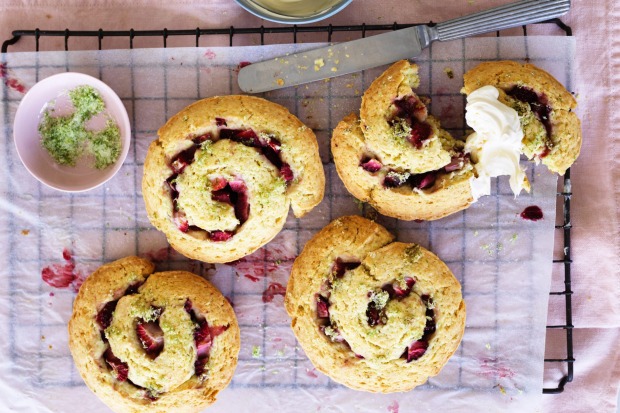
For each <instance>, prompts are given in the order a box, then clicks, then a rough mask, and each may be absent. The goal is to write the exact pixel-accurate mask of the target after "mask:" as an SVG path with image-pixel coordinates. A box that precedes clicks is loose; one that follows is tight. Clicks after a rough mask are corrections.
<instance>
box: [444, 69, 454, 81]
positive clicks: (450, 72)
mask: <svg viewBox="0 0 620 413" xmlns="http://www.w3.org/2000/svg"><path fill="white" fill-rule="evenodd" d="M443 72H444V73H445V74H446V75H448V77H449V78H450V79H454V71H453V70H452V68H451V67H446V68H444V69H443Z"/></svg>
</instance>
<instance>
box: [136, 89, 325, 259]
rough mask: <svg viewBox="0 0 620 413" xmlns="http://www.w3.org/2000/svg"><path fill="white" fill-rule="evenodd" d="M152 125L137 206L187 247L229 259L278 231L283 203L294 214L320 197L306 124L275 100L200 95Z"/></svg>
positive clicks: (199, 255) (321, 183) (190, 252)
mask: <svg viewBox="0 0 620 413" xmlns="http://www.w3.org/2000/svg"><path fill="white" fill-rule="evenodd" d="M158 134H159V139H157V140H155V141H154V142H153V143H152V144H151V145H150V147H149V150H148V153H147V156H146V160H145V162H144V176H143V179H142V192H143V196H144V202H145V205H146V211H147V214H148V217H149V219H150V221H151V223H152V224H153V225H154V226H155V227H156V228H157V229H159V230H160V231H163V232H164V233H165V234H166V236H167V238H168V241H169V242H170V244H171V245H172V246H173V247H174V248H175V249H176V250H177V251H179V252H180V253H182V254H183V255H185V256H187V257H190V258H194V259H198V260H202V261H206V262H230V261H234V260H236V259H239V258H241V257H243V256H245V255H248V254H250V253H252V252H254V251H255V250H257V249H258V248H260V247H261V246H263V245H265V244H266V243H267V242H269V241H270V240H271V239H273V237H275V236H276V235H277V234H278V232H279V231H280V229H281V228H282V226H283V225H284V222H285V221H286V217H287V215H288V209H289V205H291V206H292V208H293V212H294V213H295V216H297V217H301V216H303V215H304V214H306V213H307V212H308V211H310V210H311V209H312V208H313V207H314V206H316V205H317V204H318V203H319V202H320V201H321V200H322V198H323V192H324V187H325V175H324V173H323V166H322V164H321V160H320V158H319V153H318V144H317V141H316V137H315V136H314V133H313V132H312V130H310V129H309V128H308V127H306V126H305V125H304V124H303V123H301V121H300V120H299V119H297V118H296V117H295V116H293V115H292V114H291V113H290V112H289V111H288V110H287V109H286V108H284V107H282V106H280V105H277V104H275V103H272V102H269V101H266V100H264V99H260V98H257V97H251V96H221V97H213V98H209V99H203V100H201V101H198V102H196V103H194V104H192V105H190V106H188V107H186V108H185V109H183V110H182V111H180V112H179V113H177V114H176V115H175V116H173V117H172V118H171V119H170V120H168V122H167V123H166V124H165V125H164V126H162V127H161V128H160V129H159V131H158Z"/></svg>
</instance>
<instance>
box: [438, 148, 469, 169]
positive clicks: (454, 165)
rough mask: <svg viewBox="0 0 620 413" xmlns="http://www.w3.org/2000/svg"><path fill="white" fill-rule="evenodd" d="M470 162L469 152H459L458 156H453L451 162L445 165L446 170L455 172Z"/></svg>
mask: <svg viewBox="0 0 620 413" xmlns="http://www.w3.org/2000/svg"><path fill="white" fill-rule="evenodd" d="M468 162H469V154H468V153H462V152H461V153H459V154H458V155H456V156H453V157H452V159H451V160H450V163H449V164H447V165H446V166H444V167H443V169H444V170H445V171H446V172H454V171H458V170H460V169H462V168H463V166H465V164H466V163H468Z"/></svg>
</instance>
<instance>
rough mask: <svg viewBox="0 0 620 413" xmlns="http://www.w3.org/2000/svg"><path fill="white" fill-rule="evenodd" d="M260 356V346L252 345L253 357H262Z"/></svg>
mask: <svg viewBox="0 0 620 413" xmlns="http://www.w3.org/2000/svg"><path fill="white" fill-rule="evenodd" d="M260 356H261V352H260V347H258V346H254V347H252V357H253V358H255V359H257V358H260Z"/></svg>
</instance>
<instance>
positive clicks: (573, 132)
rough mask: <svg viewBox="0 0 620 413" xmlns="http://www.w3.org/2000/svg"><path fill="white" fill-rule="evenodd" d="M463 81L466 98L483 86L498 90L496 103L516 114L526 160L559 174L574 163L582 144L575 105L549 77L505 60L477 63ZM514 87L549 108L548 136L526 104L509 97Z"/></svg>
mask: <svg viewBox="0 0 620 413" xmlns="http://www.w3.org/2000/svg"><path fill="white" fill-rule="evenodd" d="M463 78H464V81H465V85H464V86H463V89H462V92H463V93H465V94H467V95H469V94H470V93H471V92H473V91H475V90H477V89H479V88H481V87H483V86H487V85H490V86H495V87H496V88H498V89H499V90H500V98H499V100H500V101H501V102H502V103H504V104H505V105H507V106H509V107H512V108H513V109H515V110H516V111H517V112H518V113H519V118H520V121H521V126H522V128H523V132H524V135H525V136H524V138H523V141H522V143H523V145H522V149H523V153H524V154H525V155H526V156H527V157H528V158H529V159H530V160H531V159H537V160H540V161H541V162H542V163H543V164H544V165H546V166H547V168H549V170H551V171H553V172H557V173H559V174H564V172H566V170H567V169H568V168H569V167H570V166H571V165H572V164H573V162H575V160H576V159H577V157H578V156H579V152H580V150H581V141H582V135H581V122H580V120H579V118H578V117H577V115H576V114H575V112H573V110H574V109H575V107H576V106H577V101H576V100H575V98H574V97H573V95H572V94H571V93H570V92H568V91H567V90H566V88H565V87H564V86H563V85H562V84H561V83H560V82H558V81H557V80H556V79H555V78H554V77H553V76H551V75H550V74H549V73H547V72H546V71H544V70H542V69H540V68H538V67H536V66H534V65H532V64H529V63H525V64H521V63H518V62H514V61H509V60H505V61H499V62H484V63H481V64H479V65H478V66H476V67H474V68H473V69H471V70H469V71H468V72H467V73H465V75H464V77H463ZM515 86H519V87H523V88H526V89H527V90H531V91H533V92H535V93H536V94H537V95H538V96H539V97H540V98H541V99H542V100H543V101H544V102H545V104H546V105H548V106H549V108H550V109H551V111H550V116H549V122H550V129H551V136H548V131H547V130H546V128H545V125H544V124H543V123H542V122H541V120H540V119H538V118H537V116H535V114H534V113H533V111H532V110H531V108H530V107H529V106H528V105H527V103H524V102H522V101H520V100H519V99H516V98H515V97H513V96H511V95H510V91H511V90H512V89H513V88H514V87H515ZM545 146H546V149H545ZM541 152H542V153H541Z"/></svg>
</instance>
